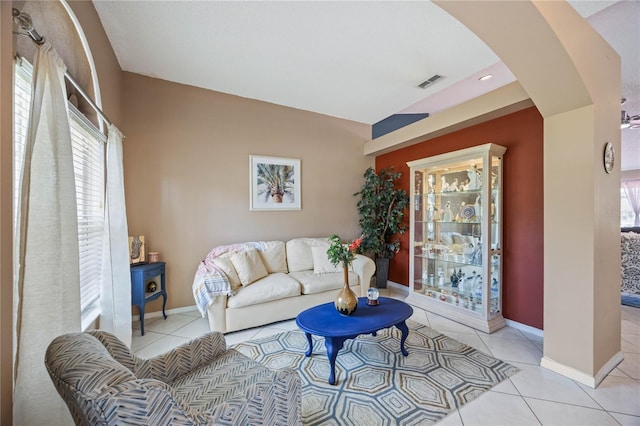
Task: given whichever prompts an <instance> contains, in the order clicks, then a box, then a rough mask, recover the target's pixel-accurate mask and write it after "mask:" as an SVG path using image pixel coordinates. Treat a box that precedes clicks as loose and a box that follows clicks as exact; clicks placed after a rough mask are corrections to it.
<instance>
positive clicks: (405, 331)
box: [396, 321, 409, 356]
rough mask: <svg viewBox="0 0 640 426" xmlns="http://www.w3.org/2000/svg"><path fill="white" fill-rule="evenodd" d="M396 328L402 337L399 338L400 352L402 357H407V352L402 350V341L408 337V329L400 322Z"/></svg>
mask: <svg viewBox="0 0 640 426" xmlns="http://www.w3.org/2000/svg"><path fill="white" fill-rule="evenodd" d="M396 328H397V329H398V330H400V332H401V333H402V337H401V338H400V350H401V351H402V355H404V356H407V355H409V352H407V350H406V349H405V348H404V341H405V340H407V336H408V335H409V327H407V324H406V323H405V322H404V321H402V322H400V323H398V324H396Z"/></svg>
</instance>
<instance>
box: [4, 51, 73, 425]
mask: <svg viewBox="0 0 640 426" xmlns="http://www.w3.org/2000/svg"><path fill="white" fill-rule="evenodd" d="M65 70H66V67H65V65H64V63H63V62H62V60H61V59H60V57H59V56H58V54H57V53H56V51H55V50H54V49H53V48H52V47H51V45H49V44H48V43H45V44H43V45H42V46H39V48H38V52H37V54H36V60H35V63H34V72H33V76H34V78H33V93H32V98H31V113H30V116H29V126H28V129H27V137H26V146H25V158H24V170H23V174H22V188H21V193H20V216H19V217H20V227H19V230H18V231H17V232H18V235H17V237H18V238H19V249H18V253H19V254H18V262H19V271H18V276H17V280H16V289H15V295H16V304H15V306H16V310H15V315H16V317H15V318H14V320H15V326H16V340H15V342H16V346H15V348H14V350H15V370H14V378H15V384H14V402H13V412H14V415H13V419H14V424H15V425H21V424H24V425H40V424H51V425H53V424H56V425H62V424H69V423H72V421H71V416H70V415H69V413H68V410H67V408H66V406H65V404H64V402H63V400H62V398H60V396H58V393H57V392H56V390H55V388H54V387H53V383H52V382H51V379H50V378H49V376H48V374H47V371H46V369H45V367H44V354H45V350H46V348H47V346H48V345H49V343H50V342H51V340H52V339H53V338H54V337H56V336H58V335H60V334H64V333H69V332H74V331H80V271H79V262H78V220H77V212H76V189H75V181H74V171H73V158H72V152H71V135H70V130H69V118H68V111H67V101H66V90H65V84H64V73H65Z"/></svg>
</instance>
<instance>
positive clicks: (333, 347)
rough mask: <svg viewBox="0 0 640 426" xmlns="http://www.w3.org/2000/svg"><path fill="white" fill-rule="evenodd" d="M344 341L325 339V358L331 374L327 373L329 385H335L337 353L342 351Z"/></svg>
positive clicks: (336, 338)
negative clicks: (327, 359) (327, 360)
mask: <svg viewBox="0 0 640 426" xmlns="http://www.w3.org/2000/svg"><path fill="white" fill-rule="evenodd" d="M345 340H346V339H342V338H339V337H325V338H324V345H325V347H326V348H327V357H328V358H329V365H330V366H331V372H330V373H329V384H330V385H335V384H336V358H337V357H338V351H340V349H342V345H343V344H344V341H345Z"/></svg>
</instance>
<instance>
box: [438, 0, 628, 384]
mask: <svg viewBox="0 0 640 426" xmlns="http://www.w3.org/2000/svg"><path fill="white" fill-rule="evenodd" d="M435 3H436V4H437V5H438V6H440V7H441V8H442V9H444V10H446V11H447V12H448V13H450V14H451V15H452V16H453V17H455V18H456V19H458V20H459V21H460V22H462V23H463V24H464V25H466V26H467V27H468V28H469V29H470V30H471V31H473V32H474V33H475V34H476V35H477V36H478V37H480V38H481V39H482V40H483V41H484V42H485V43H486V44H487V45H488V46H489V47H490V48H491V49H493V50H494V52H496V54H497V55H498V56H499V57H500V58H501V60H502V61H503V62H504V63H505V64H506V65H507V66H508V67H509V68H510V69H511V71H512V72H513V73H514V75H515V76H516V77H517V78H518V81H519V83H520V84H521V85H522V87H523V88H524V90H525V91H526V92H527V94H528V95H529V96H530V98H531V99H532V100H533V102H534V104H535V105H536V107H537V108H538V110H539V111H540V113H541V114H542V116H543V119H544V166H543V170H544V357H543V359H542V362H541V364H542V365H543V366H544V367H547V368H549V369H552V370H554V371H556V372H559V373H561V374H564V375H566V376H568V377H571V378H573V379H575V380H578V381H580V382H582V383H584V384H587V385H589V386H592V387H595V386H597V385H598V384H599V383H600V381H601V380H602V379H603V378H604V377H605V376H606V374H608V372H609V371H611V370H612V369H613V368H614V367H615V365H617V364H618V363H619V362H620V361H621V360H622V353H621V350H620V296H619V286H620V274H619V268H620V247H619V227H620V215H619V182H620V170H619V166H618V167H617V168H616V170H614V172H613V173H611V174H607V173H606V172H605V171H604V169H603V167H602V152H603V149H604V145H605V143H606V142H610V143H612V144H613V145H614V148H615V150H616V151H617V152H620V129H619V114H620V113H619V109H620V108H619V102H620V101H619V99H620V87H621V81H620V58H619V56H618V55H617V53H616V52H615V51H614V50H613V49H612V48H611V47H610V46H609V45H608V44H607V43H606V42H605V41H604V40H603V39H602V38H601V37H600V36H599V35H598V34H597V33H596V32H595V30H593V29H592V28H591V27H590V26H589V25H588V23H587V22H586V21H585V20H584V19H582V18H581V17H580V16H579V15H578V13H577V12H576V11H575V10H573V8H572V7H571V6H570V5H569V4H568V3H566V2H544V1H532V2H528V1H527V2H497V1H486V2H473V1H462V2H447V1H440V0H437V1H435Z"/></svg>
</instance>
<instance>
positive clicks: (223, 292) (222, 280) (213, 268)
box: [191, 241, 266, 318]
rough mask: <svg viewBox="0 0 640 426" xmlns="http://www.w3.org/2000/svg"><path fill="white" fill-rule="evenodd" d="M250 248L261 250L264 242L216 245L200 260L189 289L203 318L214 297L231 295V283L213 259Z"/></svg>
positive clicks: (264, 245) (264, 246)
mask: <svg viewBox="0 0 640 426" xmlns="http://www.w3.org/2000/svg"><path fill="white" fill-rule="evenodd" d="M250 248H255V249H256V250H259V251H262V250H264V249H265V248H266V244H265V243H264V242H262V241H260V242H248V243H242V244H229V245H226V246H218V247H215V248H214V249H213V250H211V251H210V252H209V254H207V257H205V258H204V260H203V261H201V262H200V264H199V265H198V269H197V270H196V274H195V277H194V278H193V285H192V286H191V289H192V290H193V297H194V299H195V301H196V306H197V307H198V310H199V311H200V314H201V315H202V317H203V318H204V317H205V316H206V315H207V308H208V307H209V305H211V304H212V303H213V302H214V301H215V300H216V297H218V296H233V290H232V289H231V283H229V280H228V279H227V276H226V274H225V273H224V271H223V270H222V269H220V268H219V267H218V266H217V265H215V263H214V262H213V260H214V259H216V258H218V257H220V256H222V255H225V254H227V253H237V252H241V251H245V250H248V249H250Z"/></svg>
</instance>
